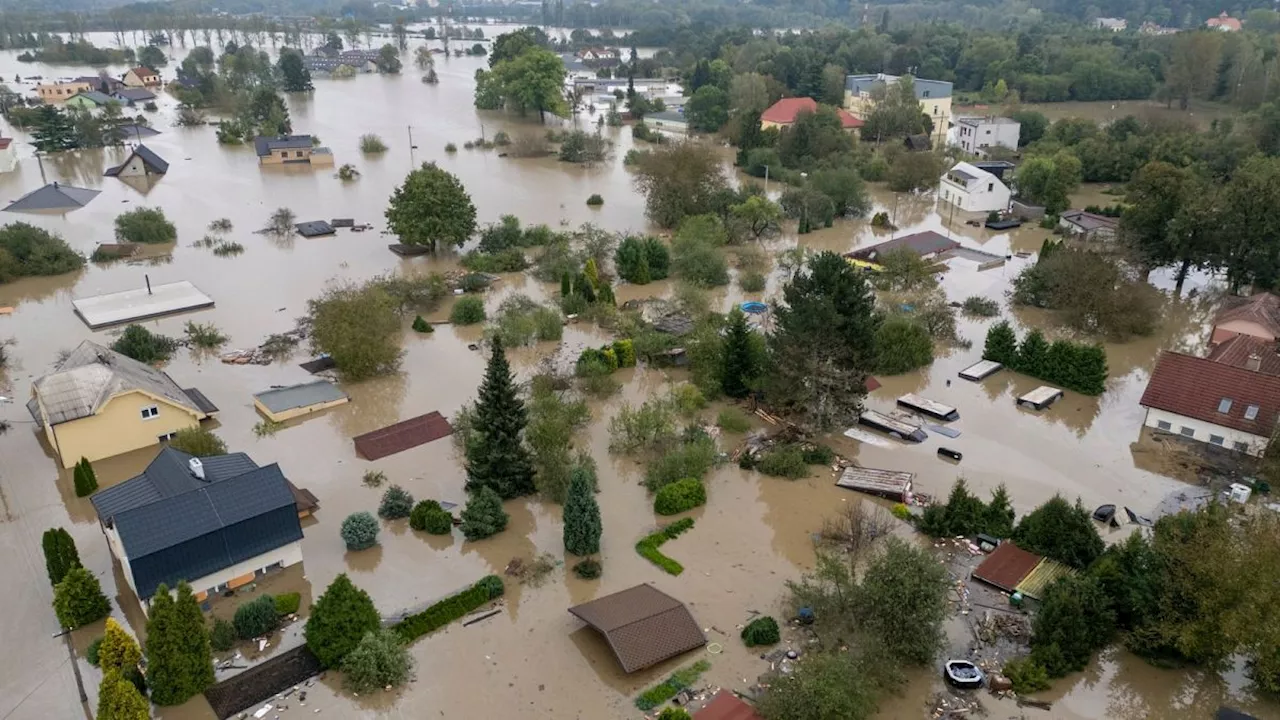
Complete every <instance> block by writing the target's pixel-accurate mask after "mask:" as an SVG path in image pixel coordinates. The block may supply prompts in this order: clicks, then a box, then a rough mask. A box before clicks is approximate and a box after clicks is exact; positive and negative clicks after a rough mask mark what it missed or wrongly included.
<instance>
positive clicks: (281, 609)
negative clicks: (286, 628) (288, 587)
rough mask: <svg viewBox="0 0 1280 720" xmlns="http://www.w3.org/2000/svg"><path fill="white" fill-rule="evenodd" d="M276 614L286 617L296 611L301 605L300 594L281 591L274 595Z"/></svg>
mask: <svg viewBox="0 0 1280 720" xmlns="http://www.w3.org/2000/svg"><path fill="white" fill-rule="evenodd" d="M275 600H276V615H279V616H280V617H286V616H288V615H292V614H294V613H296V612H298V608H299V607H301V606H302V595H301V594H299V593H296V592H293V593H282V594H280V595H276V596H275Z"/></svg>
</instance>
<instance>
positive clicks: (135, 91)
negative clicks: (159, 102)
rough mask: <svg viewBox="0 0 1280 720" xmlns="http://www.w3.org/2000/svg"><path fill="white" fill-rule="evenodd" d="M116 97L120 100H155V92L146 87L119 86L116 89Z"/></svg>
mask: <svg viewBox="0 0 1280 720" xmlns="http://www.w3.org/2000/svg"><path fill="white" fill-rule="evenodd" d="M116 97H118V98H120V99H122V100H131V101H133V102H143V101H146V100H155V99H156V94H155V93H153V92H151V91H150V90H148V89H146V88H120V89H119V90H117V91H116Z"/></svg>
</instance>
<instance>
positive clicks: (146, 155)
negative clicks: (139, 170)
mask: <svg viewBox="0 0 1280 720" xmlns="http://www.w3.org/2000/svg"><path fill="white" fill-rule="evenodd" d="M134 156H137V157H139V158H141V159H142V164H143V166H145V167H146V169H147V172H149V173H153V174H155V175H163V174H165V173H167V172H169V163H168V162H166V161H165V159H164V158H162V157H160V156H159V155H157V154H155V153H154V152H152V150H151V148H148V147H147V146H146V145H139V146H138V147H136V148H134V149H133V152H131V153H129V157H127V158H125V159H124V162H122V163H120V164H119V165H116V166H115V167H109V168H107V171H106V172H105V173H103V175H105V176H107V177H116V176H118V175H119V174H120V171H121V170H123V169H124V166H125V165H128V164H129V161H130V160H133V158H134Z"/></svg>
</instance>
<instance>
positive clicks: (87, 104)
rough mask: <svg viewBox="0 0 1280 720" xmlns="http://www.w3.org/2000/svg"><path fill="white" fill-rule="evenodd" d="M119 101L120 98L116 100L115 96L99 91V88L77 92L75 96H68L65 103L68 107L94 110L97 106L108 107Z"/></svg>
mask: <svg viewBox="0 0 1280 720" xmlns="http://www.w3.org/2000/svg"><path fill="white" fill-rule="evenodd" d="M119 102H120V101H119V100H116V99H115V98H113V97H111V96H110V95H108V94H106V93H103V92H98V91H97V90H84V91H82V92H78V93H76V94H75V95H74V96H72V97H70V98H67V100H66V102H64V103H63V104H64V105H66V106H67V107H76V108H81V109H83V110H94V109H97V108H103V107H106V106H108V105H110V104H111V103H119Z"/></svg>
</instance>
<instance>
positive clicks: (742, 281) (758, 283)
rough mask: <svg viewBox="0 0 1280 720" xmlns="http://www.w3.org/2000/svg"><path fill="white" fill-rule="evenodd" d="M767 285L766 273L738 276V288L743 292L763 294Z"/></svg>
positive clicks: (750, 273) (749, 273)
mask: <svg viewBox="0 0 1280 720" xmlns="http://www.w3.org/2000/svg"><path fill="white" fill-rule="evenodd" d="M766 284H767V283H766V281H765V277H764V273H760V272H746V273H743V274H741V275H739V276H738V287H740V288H742V291H743V292H761V291H763V290H764V288H765V285H766Z"/></svg>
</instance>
